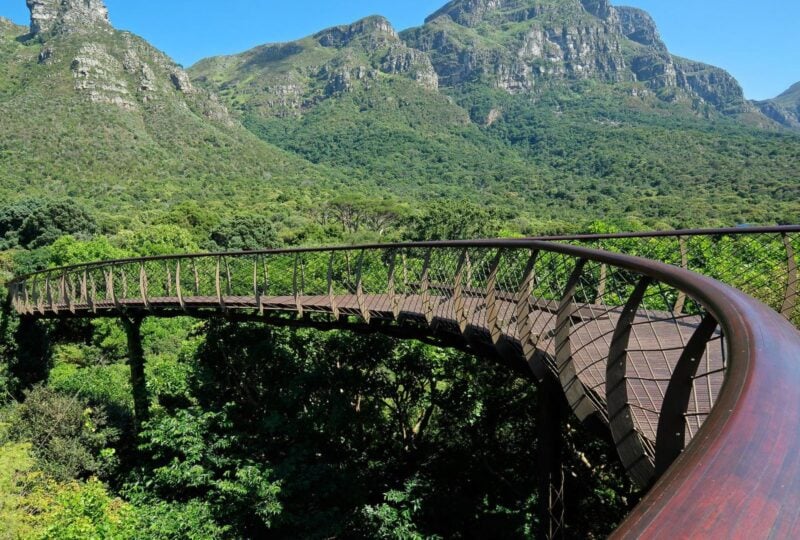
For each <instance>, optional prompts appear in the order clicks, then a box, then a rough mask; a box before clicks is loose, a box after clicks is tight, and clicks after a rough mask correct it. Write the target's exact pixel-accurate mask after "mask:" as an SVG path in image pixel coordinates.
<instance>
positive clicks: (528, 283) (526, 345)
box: [514, 250, 539, 372]
mask: <svg viewBox="0 0 800 540" xmlns="http://www.w3.org/2000/svg"><path fill="white" fill-rule="evenodd" d="M538 257H539V251H538V250H532V251H531V256H530V258H529V259H528V263H527V265H526V266H525V272H524V274H523V276H522V283H521V284H520V286H519V290H518V291H517V297H516V299H515V300H516V305H515V308H514V315H515V317H516V319H517V339H518V340H519V342H520V345H521V346H522V354H523V356H524V357H525V360H526V361H527V362H528V365H529V366H531V369H533V370H534V372H536V371H537V370H536V369H534V366H533V359H534V357H535V356H536V350H537V349H536V347H537V346H538V344H539V336H538V335H534V333H533V322H532V321H531V314H532V313H533V305H532V303H531V295H532V294H533V288H534V282H535V279H536V273H535V269H536V260H537V259H538Z"/></svg>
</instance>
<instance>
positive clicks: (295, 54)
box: [190, 16, 439, 117]
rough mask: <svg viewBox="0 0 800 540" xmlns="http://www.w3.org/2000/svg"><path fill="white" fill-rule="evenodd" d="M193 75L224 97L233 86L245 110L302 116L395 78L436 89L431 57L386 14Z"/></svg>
mask: <svg viewBox="0 0 800 540" xmlns="http://www.w3.org/2000/svg"><path fill="white" fill-rule="evenodd" d="M190 71H191V74H192V77H193V78H194V79H195V80H196V81H198V82H199V83H200V85H202V86H207V87H209V88H211V89H213V90H215V91H218V92H220V93H222V94H224V95H227V94H228V93H229V92H233V91H234V90H235V93H236V96H237V97H236V99H235V101H236V102H237V103H238V104H239V108H240V110H241V111H242V112H247V113H255V114H257V115H260V116H266V117H269V116H279V117H292V116H299V115H302V114H303V112H304V111H307V110H309V109H310V108H312V107H314V106H315V105H317V104H319V103H321V102H323V101H326V100H328V99H330V98H333V97H336V96H339V95H342V94H346V93H349V92H353V91H355V90H357V89H362V88H370V87H373V86H374V85H377V84H384V83H385V82H386V81H387V80H389V79H391V78H393V77H396V78H399V79H406V80H411V81H414V83H416V84H417V85H419V86H420V87H421V88H424V89H427V90H436V89H437V88H438V86H439V78H438V76H437V74H436V71H435V70H434V68H433V64H432V63H431V60H430V57H429V56H428V55H427V54H425V53H423V52H422V51H419V50H415V49H413V48H411V47H408V46H407V45H406V44H405V43H403V41H402V40H401V39H400V37H399V36H398V34H397V32H396V31H395V30H394V28H392V25H391V24H390V23H389V21H388V20H386V19H385V18H383V17H377V16H375V17H367V18H366V19H362V20H360V21H357V22H355V23H353V24H350V25H344V26H336V27H333V28H328V29H325V30H323V31H321V32H318V33H316V34H314V35H313V36H309V37H307V38H305V39H302V40H299V41H296V42H292V43H279V44H270V45H263V46H261V47H256V48H255V49H252V50H250V51H247V52H245V53H242V54H240V55H236V56H229V57H220V58H211V59H207V60H203V61H201V62H199V63H198V64H197V65H195V66H193V67H192V68H191V70H190Z"/></svg>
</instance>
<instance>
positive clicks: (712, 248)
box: [10, 227, 800, 538]
mask: <svg viewBox="0 0 800 540" xmlns="http://www.w3.org/2000/svg"><path fill="white" fill-rule="evenodd" d="M798 236H800V227H778V228H768V229H733V230H716V231H680V232H672V233H655V234H654V235H635V236H633V235H604V236H602V235H601V236H592V237H572V238H559V239H558V240H559V241H554V239H550V238H547V239H538V240H534V239H526V240H484V241H463V242H431V243H413V244H399V245H369V246H356V247H339V248H321V249H291V250H270V251H260V252H246V253H218V254H196V255H175V256H168V257H153V258H144V259H129V260H117V261H107V262H99V263H92V264H86V265H78V266H72V267H66V268H56V269H51V270H47V271H44V272H40V273H38V274H33V275H29V276H24V277H21V278H19V279H17V280H14V281H13V282H11V283H10V294H11V300H12V303H13V306H14V308H15V309H16V310H17V312H19V313H20V314H21V315H23V316H29V317H39V318H68V317H82V318H84V317H123V318H126V319H128V320H133V321H139V320H141V318H142V317H145V316H155V317H172V316H191V317H220V316H224V317H230V318H235V319H253V320H264V321H266V322H268V323H270V324H278V325H296V326H309V327H316V328H349V329H352V330H356V331H369V332H383V333H386V334H390V335H395V336H400V337H405V338H410V339H420V340H425V341H429V342H434V343H439V344H442V345H443V346H451V347H458V348H462V349H465V350H468V351H472V352H474V353H475V354H479V355H481V356H484V357H487V358H491V359H495V360H498V361H502V362H504V363H506V364H508V365H510V366H511V367H513V368H515V369H518V370H520V371H521V372H524V373H527V374H532V377H531V379H532V381H533V383H534V384H537V385H538V386H539V387H540V389H541V390H542V392H543V395H544V396H546V397H547V398H548V399H549V400H550V401H553V402H558V403H565V404H566V405H568V407H569V408H570V409H571V411H572V412H573V413H574V414H575V415H576V416H577V417H578V418H579V419H580V420H582V421H584V422H586V423H587V424H589V425H592V426H595V427H597V426H599V428H600V429H602V430H605V431H606V432H607V433H608V434H610V438H611V440H613V442H614V444H615V445H616V448H617V451H618V454H619V458H620V460H621V462H622V464H623V465H624V467H625V469H626V470H627V471H628V474H630V476H631V478H632V479H633V480H634V481H635V482H636V483H637V484H639V485H640V486H641V487H643V488H649V491H648V494H647V495H646V497H645V498H644V499H643V501H642V502H641V503H640V504H639V505H638V506H637V507H635V509H634V510H633V512H632V514H631V515H630V516H629V517H628V518H627V520H626V521H625V522H624V523H623V524H622V525H621V527H620V528H619V529H618V531H617V533H616V534H617V535H619V536H620V537H623V536H631V537H638V536H641V535H645V536H664V537H669V538H674V537H676V536H677V537H680V536H701V535H702V536H708V535H712V536H721V537H728V536H732V535H744V536H746V537H752V538H755V537H765V536H769V535H772V536H773V537H800V334H799V333H798V332H797V330H796V329H795V328H794V326H793V325H792V324H791V323H790V320H793V319H794V318H795V315H796V311H797V302H796V300H797V264H796V263H797V261H796V256H795V249H796V248H795V245H796V243H797V240H798ZM575 244H580V245H575ZM673 244H674V245H673ZM589 246H592V247H589ZM665 246H667V248H666V249H665ZM670 246H672V248H674V249H672V248H670ZM598 247H599V248H603V249H597V248H598ZM748 250H750V251H753V253H757V254H758V256H755V255H753V254H751V253H750V251H748ZM614 251H627V252H628V253H631V252H633V253H639V254H642V255H647V256H650V257H651V258H643V257H635V256H632V255H629V254H625V253H615V252H614ZM651 251H652V253H651ZM715 253H716V254H717V255H716V256H718V257H722V255H720V254H721V253H727V254H728V255H727V257H728V259H727V260H728V262H727V263H726V264H727V266H726V265H725V264H717V263H716V262H714V261H716V260H717V259H714V258H713V257H711V258H712V259H714V260H713V261H712V260H710V259H709V257H710V255H709V254H711V255H714V254H715ZM653 259H662V260H663V261H665V262H661V261H659V260H653ZM670 259H673V260H670ZM721 260H724V258H723V259H721ZM703 261H705V262H703ZM669 262H671V263H673V264H667V263H669ZM699 264H706V265H707V268H696V266H697V265H699ZM731 265H737V266H738V268H728V267H729V266H731ZM693 267H694V268H696V269H699V270H703V271H705V272H706V273H708V274H711V275H714V276H715V277H717V278H718V279H724V280H725V281H728V282H729V283H731V284H732V285H735V286H737V287H738V289H735V288H733V287H731V286H729V285H725V284H723V283H721V282H720V281H718V280H715V279H713V278H711V277H708V276H703V275H700V274H698V273H694V272H691V271H690V270H689V268H693ZM726 272H727V273H728V274H726V275H722V274H724V273H726ZM737 280H739V282H737ZM739 289H741V290H739ZM742 290H744V291H747V292H749V293H750V294H755V295H756V296H759V297H760V298H761V299H762V300H764V301H765V302H767V303H768V304H770V305H771V307H768V306H767V305H765V304H764V303H761V302H759V301H757V300H755V299H753V298H752V297H750V296H748V295H746V294H744V292H742ZM554 389H556V390H554ZM540 401H543V402H544V401H545V400H540ZM550 406H552V403H551V404H550ZM555 410H557V407H556V408H555ZM556 416H557V415H556ZM544 424H552V425H551V426H550V428H547V426H546V425H543V426H542V429H543V430H544V431H548V429H549V433H543V435H542V436H543V437H545V439H544V441H545V442H546V443H547V444H549V445H551V446H553V447H557V446H558V440H557V438H558V431H559V425H558V423H557V422H544ZM544 454H546V455H543V456H540V457H539V459H540V463H541V464H542V478H543V483H542V486H540V488H541V489H542V490H543V491H542V493H541V495H542V496H541V497H540V499H541V500H542V501H543V503H542V504H543V505H545V506H544V507H543V508H542V514H543V515H546V516H548V518H547V520H545V521H547V522H548V523H547V527H546V529H545V530H544V531H543V534H546V535H548V536H558V535H559V534H560V530H561V529H560V528H561V525H562V523H561V521H562V519H563V512H562V510H561V501H560V497H561V495H562V493H563V490H562V483H561V476H560V466H559V464H558V456H557V452H550V453H548V452H544ZM545 490H546V491H545Z"/></svg>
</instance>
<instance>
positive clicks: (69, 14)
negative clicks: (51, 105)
mask: <svg viewBox="0 0 800 540" xmlns="http://www.w3.org/2000/svg"><path fill="white" fill-rule="evenodd" d="M27 5H28V8H29V9H30V14H31V23H30V34H29V37H30V38H35V39H32V40H31V41H37V42H41V43H43V45H42V50H41V52H40V53H39V56H38V61H39V63H40V64H45V65H48V66H49V69H51V70H52V72H53V74H54V75H56V74H58V73H64V70H65V68H66V69H68V70H69V73H70V74H71V78H72V81H73V88H74V90H75V92H77V93H78V94H79V95H80V96H83V97H84V98H85V99H87V100H89V101H91V102H92V103H97V104H104V105H112V106H115V107H118V108H120V109H124V110H128V111H134V110H139V109H142V108H143V107H149V106H153V105H155V104H157V103H166V102H171V103H179V104H180V106H182V107H184V108H186V109H187V110H188V109H194V110H196V111H198V112H200V113H201V114H204V115H205V116H206V117H208V118H209V119H213V120H215V121H219V122H222V123H225V124H228V125H230V124H231V120H230V118H229V117H228V114H227V111H226V110H225V108H224V107H223V106H222V105H221V104H220V103H219V102H218V101H217V100H216V99H215V98H214V97H213V96H211V95H210V94H208V93H207V92H198V91H197V90H196V89H195V88H194V87H193V85H192V83H191V81H190V80H189V77H188V75H187V74H186V72H184V71H183V70H182V69H181V68H180V67H179V66H177V65H176V64H175V63H174V62H173V61H172V60H170V59H169V58H168V57H167V56H166V55H164V54H163V53H162V52H160V51H158V50H157V49H155V48H154V47H152V46H150V45H149V44H148V43H146V42H145V41H144V40H142V39H140V38H138V37H136V36H134V35H132V34H130V33H127V32H118V31H116V30H114V28H113V27H112V26H111V24H110V23H109V18H108V9H107V8H106V6H105V4H104V3H103V0H27Z"/></svg>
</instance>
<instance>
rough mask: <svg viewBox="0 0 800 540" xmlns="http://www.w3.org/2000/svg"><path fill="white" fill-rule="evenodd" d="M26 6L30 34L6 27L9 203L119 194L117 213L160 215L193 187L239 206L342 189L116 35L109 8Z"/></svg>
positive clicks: (140, 44) (2, 28) (3, 79)
mask: <svg viewBox="0 0 800 540" xmlns="http://www.w3.org/2000/svg"><path fill="white" fill-rule="evenodd" d="M28 5H29V7H30V9H31V26H30V27H29V28H24V27H20V26H18V25H13V24H5V23H3V24H0V36H2V37H1V38H0V66H2V67H1V68H0V116H1V117H3V119H4V121H3V122H2V124H0V165H2V167H0V168H1V169H2V173H1V174H0V177H2V180H3V182H2V185H0V193H2V194H3V195H4V196H7V197H10V198H13V197H18V196H19V194H20V193H23V192H27V193H28V194H29V195H33V194H42V195H43V196H46V197H53V196H56V197H58V196H62V197H64V196H75V197H78V198H80V199H83V200H86V201H88V202H90V203H92V204H96V201H97V199H98V197H101V198H106V197H109V196H110V195H111V194H113V196H112V197H113V199H114V201H115V205H116V206H119V205H123V206H131V205H137V204H139V202H141V201H148V203H147V204H148V205H150V207H152V208H160V207H164V206H166V205H169V204H172V203H173V202H174V201H175V200H181V199H185V198H187V197H189V195H188V192H189V191H194V190H195V188H196V186H197V185H198V184H199V185H203V186H205V187H204V188H203V189H202V190H200V191H199V192H200V193H205V194H206V195H207V198H208V199H215V200H218V201H224V200H226V199H230V198H231V195H232V194H233V195H234V197H233V198H234V199H236V200H239V201H242V200H246V199H247V198H248V194H255V193H259V194H261V195H262V196H264V198H265V199H266V198H268V197H272V196H273V195H272V194H271V192H274V191H276V190H278V189H286V188H287V186H288V187H292V186H299V185H302V184H303V183H304V182H306V181H308V180H310V179H314V181H316V182H320V186H322V185H323V184H325V182H327V181H329V180H330V181H331V182H338V181H341V178H340V177H339V176H338V175H337V174H336V172H335V171H331V170H328V169H327V168H325V167H320V166H315V165H313V164H311V163H309V162H307V161H305V160H303V159H302V158H300V157H298V156H296V155H292V154H290V153H287V152H285V151H283V150H280V149H278V148H276V147H274V146H272V145H269V144H268V143H266V142H264V141H262V140H260V139H258V138H256V137H255V136H254V135H252V134H251V133H250V132H249V131H247V130H245V129H243V128H242V127H241V125H240V124H239V123H238V122H236V121H235V120H234V119H232V118H231V116H230V115H229V113H228V111H227V108H226V107H225V106H224V105H223V104H222V103H220V102H219V100H218V99H217V97H216V96H215V95H214V94H212V93H210V92H208V91H206V90H204V89H202V88H199V87H196V86H195V85H194V84H193V83H192V82H191V80H190V79H189V77H188V75H187V74H186V72H185V71H184V70H183V69H182V68H181V67H180V66H178V65H177V64H176V63H175V62H174V61H172V60H171V59H170V58H169V57H168V56H167V55H165V54H164V53H162V52H161V51H159V50H158V49H156V48H155V47H153V46H152V45H150V44H149V43H147V42H146V41H145V40H143V39H141V38H139V37H137V36H135V35H134V34H132V33H130V32H124V31H118V30H116V29H114V28H113V27H112V26H111V24H110V22H108V16H107V10H106V9H105V5H104V4H103V2H102V1H100V0H91V1H90V2H88V3H84V2H77V0H75V1H73V0H68V1H64V2H62V1H61V0H28ZM109 179H114V182H112V183H109V182H108V180H109ZM234 186H237V187H238V189H234ZM100 194H103V195H102V196H101V195H100ZM137 201H139V202H137Z"/></svg>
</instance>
